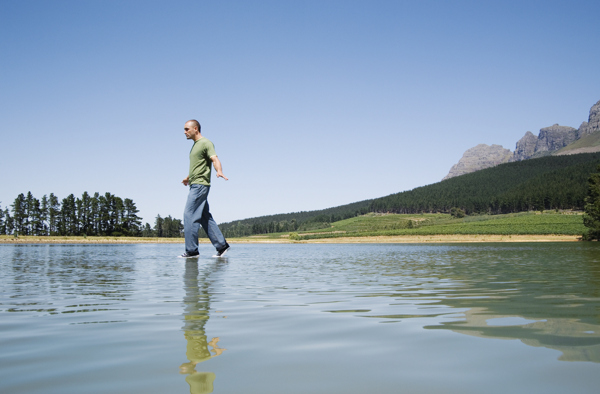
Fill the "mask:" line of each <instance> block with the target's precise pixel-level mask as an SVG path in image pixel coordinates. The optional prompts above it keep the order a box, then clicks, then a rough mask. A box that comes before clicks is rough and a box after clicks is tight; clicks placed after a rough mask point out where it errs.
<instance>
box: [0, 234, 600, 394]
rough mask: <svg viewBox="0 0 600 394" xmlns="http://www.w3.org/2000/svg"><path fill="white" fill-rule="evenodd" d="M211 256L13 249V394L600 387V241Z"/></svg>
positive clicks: (7, 344)
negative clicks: (183, 257)
mask: <svg viewBox="0 0 600 394" xmlns="http://www.w3.org/2000/svg"><path fill="white" fill-rule="evenodd" d="M200 248H201V249H200V253H201V257H200V258H198V259H187V260H186V259H180V258H177V257H176V256H177V255H178V254H181V253H182V252H183V246H182V245H168V244H162V245H160V244H159V245H0V333H1V335H0V365H1V368H0V392H1V393H6V394H9V393H10V394H17V393H28V394H33V393H44V394H48V393H60V394H68V393H78V394H80V393H86V394H89V393H111V394H114V393H193V394H198V393H210V392H214V393H263V394H264V393H344V394H347V393H367V392H372V393H461V394H465V393H545V394H547V393H567V392H575V393H597V392H598V386H599V384H600V245H599V244H598V243H581V242H580V243H498V244H491V243H488V244H368V245H365V244H350V245H348V244H340V245H335V244H333V245H331V244H328V245H317V244H285V245H248V244H243V245H232V249H231V251H230V252H228V257H227V258H223V259H215V258H212V257H210V256H211V255H212V254H214V250H213V249H212V248H211V247H210V246H208V245H201V246H200Z"/></svg>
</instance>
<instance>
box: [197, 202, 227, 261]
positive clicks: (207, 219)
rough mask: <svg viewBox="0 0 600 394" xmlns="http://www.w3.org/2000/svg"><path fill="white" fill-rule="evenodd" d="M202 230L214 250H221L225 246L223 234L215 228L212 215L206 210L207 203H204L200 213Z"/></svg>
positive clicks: (215, 224) (217, 227)
mask: <svg viewBox="0 0 600 394" xmlns="http://www.w3.org/2000/svg"><path fill="white" fill-rule="evenodd" d="M200 223H201V224H202V228H203V229H204V231H206V235H208V238H209V239H210V242H211V243H212V244H213V246H214V247H215V249H217V250H221V249H223V248H224V247H225V245H227V241H226V240H225V237H224V236H223V233H222V232H221V230H220V229H219V226H217V222H215V220H214V219H213V217H212V215H211V214H210V212H209V210H208V201H206V202H205V203H204V210H203V211H202V220H201V221H200Z"/></svg>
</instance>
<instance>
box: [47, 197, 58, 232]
mask: <svg viewBox="0 0 600 394" xmlns="http://www.w3.org/2000/svg"><path fill="white" fill-rule="evenodd" d="M59 215H60V204H59V203H58V198H57V197H56V196H55V195H54V193H50V197H49V198H48V233H49V234H50V235H56V234H58V227H59V221H60V217H59Z"/></svg>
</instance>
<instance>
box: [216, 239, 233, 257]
mask: <svg viewBox="0 0 600 394" xmlns="http://www.w3.org/2000/svg"><path fill="white" fill-rule="evenodd" d="M229 248H230V246H229V244H228V243H227V242H225V246H223V247H222V248H221V249H219V250H217V257H222V256H223V255H224V254H225V253H226V252H227V251H228V250H229Z"/></svg>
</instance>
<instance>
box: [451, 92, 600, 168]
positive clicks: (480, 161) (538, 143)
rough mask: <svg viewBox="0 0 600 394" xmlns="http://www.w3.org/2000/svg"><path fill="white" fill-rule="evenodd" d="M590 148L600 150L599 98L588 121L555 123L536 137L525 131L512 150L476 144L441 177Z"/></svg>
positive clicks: (595, 150) (583, 150)
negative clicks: (576, 127) (576, 125)
mask: <svg viewBox="0 0 600 394" xmlns="http://www.w3.org/2000/svg"><path fill="white" fill-rule="evenodd" d="M593 152H600V101H598V102H597V103H596V104H594V105H593V106H592V108H591V109H590V115H589V117H588V121H587V122H583V123H581V126H579V129H575V128H573V127H569V126H560V125H558V124H555V125H553V126H550V127H544V128H542V129H540V132H539V134H538V136H537V137H536V136H535V135H534V134H533V133H532V132H531V131H528V132H526V133H525V136H523V138H521V139H520V140H519V141H517V144H516V146H515V151H514V152H511V151H510V150H509V149H504V147H502V146H501V145H492V146H488V145H485V144H479V145H477V146H475V147H474V148H471V149H468V150H467V151H466V152H465V153H464V154H463V157H462V158H461V159H460V160H459V161H458V163H456V164H455V165H453V166H452V168H451V169H450V171H449V173H448V175H446V176H445V177H444V178H443V180H446V179H449V178H453V177H456V176H459V175H464V174H468V173H471V172H475V171H479V170H482V169H484V168H490V167H494V166H497V165H499V164H503V163H509V162H515V161H522V160H528V159H534V158H538V157H544V156H549V155H553V156H559V155H572V154H578V153H593Z"/></svg>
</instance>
